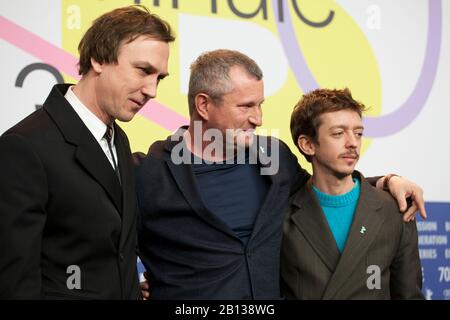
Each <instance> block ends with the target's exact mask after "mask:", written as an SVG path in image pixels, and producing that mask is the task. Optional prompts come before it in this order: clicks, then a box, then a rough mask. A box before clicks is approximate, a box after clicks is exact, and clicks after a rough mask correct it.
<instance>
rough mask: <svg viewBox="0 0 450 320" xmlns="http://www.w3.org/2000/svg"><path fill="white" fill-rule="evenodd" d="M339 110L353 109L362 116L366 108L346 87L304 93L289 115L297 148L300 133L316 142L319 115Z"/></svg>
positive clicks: (307, 157) (306, 156) (319, 123)
mask: <svg viewBox="0 0 450 320" xmlns="http://www.w3.org/2000/svg"><path fill="white" fill-rule="evenodd" d="M340 110H351V111H355V112H356V113H358V114H359V116H360V117H362V113H363V112H364V111H366V110H367V108H366V106H364V104H362V103H361V102H358V101H356V100H354V99H353V97H352V94H351V92H350V90H349V89H348V88H345V89H342V90H337V89H316V90H314V91H311V92H310V93H308V94H304V95H303V97H302V98H301V99H300V101H299V102H297V104H296V105H295V107H294V110H293V111H292V115H291V136H292V140H293V141H294V143H295V145H296V146H297V148H298V138H299V137H300V136H301V135H305V136H308V137H309V138H310V139H311V140H312V141H313V142H315V143H318V137H317V132H318V129H319V127H320V125H321V121H320V115H322V114H324V113H327V112H334V111H340ZM298 149H299V150H300V152H301V153H302V154H303V155H304V156H305V158H306V160H308V161H309V162H311V159H310V157H309V156H308V155H306V154H304V153H303V152H302V150H301V149H300V148H298Z"/></svg>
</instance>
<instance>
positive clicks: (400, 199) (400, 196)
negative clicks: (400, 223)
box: [394, 191, 408, 212]
mask: <svg viewBox="0 0 450 320" xmlns="http://www.w3.org/2000/svg"><path fill="white" fill-rule="evenodd" d="M394 197H395V200H397V204H398V208H399V209H400V212H405V211H406V209H408V204H407V202H406V193H405V192H403V191H401V192H398V193H396V194H394Z"/></svg>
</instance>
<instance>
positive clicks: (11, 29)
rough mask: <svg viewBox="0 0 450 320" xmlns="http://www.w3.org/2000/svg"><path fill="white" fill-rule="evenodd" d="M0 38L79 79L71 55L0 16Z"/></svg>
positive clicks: (74, 60) (75, 64)
mask: <svg viewBox="0 0 450 320" xmlns="http://www.w3.org/2000/svg"><path fill="white" fill-rule="evenodd" d="M0 38H2V39H5V40H6V41H8V42H9V43H11V44H12V45H14V46H16V47H18V48H20V49H22V50H23V51H25V52H28V53H29V54H31V55H33V56H35V57H36V58H38V59H39V60H42V61H43V62H45V63H47V64H50V65H52V66H54V67H55V68H56V69H58V70H60V71H63V72H64V73H66V74H68V75H69V76H71V77H73V78H75V79H79V78H80V77H79V75H78V70H77V63H78V60H77V59H76V58H75V57H74V56H73V55H71V54H70V53H67V52H66V51H64V50H63V49H61V48H58V47H57V46H55V45H54V44H52V43H50V42H48V41H47V40H44V39H42V38H41V37H39V36H37V35H35V34H33V33H31V32H30V31H28V30H26V29H25V28H23V27H21V26H19V25H18V24H15V23H14V22H12V21H10V20H8V19H6V18H5V17H2V16H0Z"/></svg>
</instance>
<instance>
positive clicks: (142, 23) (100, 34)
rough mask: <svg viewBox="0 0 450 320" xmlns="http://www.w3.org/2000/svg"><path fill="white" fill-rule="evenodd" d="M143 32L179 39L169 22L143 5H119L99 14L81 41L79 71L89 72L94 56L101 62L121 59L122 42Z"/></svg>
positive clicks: (153, 37) (113, 61)
mask: <svg viewBox="0 0 450 320" xmlns="http://www.w3.org/2000/svg"><path fill="white" fill-rule="evenodd" d="M139 36H148V37H149V38H152V39H155V40H158V41H163V42H167V43H168V42H172V41H174V40H175V36H174V35H173V33H172V29H171V27H170V25H169V23H167V22H166V21H164V20H162V19H161V18H159V17H158V16H157V15H155V14H152V13H150V12H149V11H148V9H147V8H146V7H144V6H141V5H133V6H128V7H123V8H118V9H115V10H113V11H110V12H107V13H105V14H103V15H102V16H100V17H98V18H97V19H96V20H95V21H94V23H93V24H92V26H91V27H90V28H89V29H88V30H87V31H86V33H85V34H84V36H83V38H82V39H81V41H80V44H79V45H78V51H79V53H80V62H79V71H78V73H79V74H80V75H85V74H87V73H88V72H89V70H90V69H91V68H92V65H91V58H94V59H95V60H96V61H97V62H99V63H117V57H118V51H119V48H120V46H121V45H122V44H124V43H130V42H132V41H133V40H135V39H136V38H138V37H139Z"/></svg>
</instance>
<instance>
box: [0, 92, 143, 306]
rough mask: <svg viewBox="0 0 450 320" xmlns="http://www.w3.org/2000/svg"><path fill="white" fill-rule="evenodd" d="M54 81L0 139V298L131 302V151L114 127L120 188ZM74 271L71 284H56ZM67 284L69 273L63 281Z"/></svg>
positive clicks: (133, 267)
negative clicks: (76, 285) (77, 282)
mask: <svg viewBox="0 0 450 320" xmlns="http://www.w3.org/2000/svg"><path fill="white" fill-rule="evenodd" d="M68 87H69V85H56V86H55V87H54V88H53V90H52V91H51V93H50V95H49V96H48V98H47V100H46V101H45V103H44V106H43V108H42V109H40V110H38V111H36V112H34V113H33V114H31V115H30V116H28V117H27V118H25V119H24V120H22V121H21V122H20V123H18V124H17V125H15V126H14V127H12V128H11V129H9V130H8V131H6V132H5V133H4V134H3V135H2V136H1V138H0V154H1V157H0V176H1V180H0V252H1V254H0V298H18V299H22V298H50V299H59V298H62V299H72V298H74V299H136V298H137V297H138V294H139V290H138V278H137V270H136V258H137V256H136V216H137V214H136V212H137V211H136V209H137V206H136V201H135V191H134V172H133V164H132V160H131V152H130V147H129V143H128V140H127V138H126V135H125V133H124V132H123V131H122V130H121V129H120V128H119V127H118V126H117V125H115V132H116V136H115V144H116V149H117V157H118V159H119V167H120V172H121V179H122V186H123V187H121V185H120V183H119V181H118V179H117V176H116V175H115V172H114V169H113V168H112V166H111V164H110V163H109V161H108V159H107V158H106V156H105V154H104V152H103V151H102V149H101V147H100V146H99V144H98V142H97V141H96V140H95V138H94V137H93V136H92V134H91V133H90V131H89V130H88V129H87V127H86V126H85V125H84V123H83V122H82V121H81V119H80V118H79V117H78V115H77V114H76V112H75V111H74V110H73V108H72V107H71V106H70V104H69V103H68V102H67V100H66V99H65V98H64V94H65V93H66V91H67V89H68ZM71 265H76V266H78V267H79V268H80V271H81V278H80V279H81V289H73V290H69V289H68V287H67V285H66V282H67V280H68V277H70V276H71V275H74V273H73V272H70V273H67V269H68V267H69V266H71ZM69 283H73V282H71V279H69Z"/></svg>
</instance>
